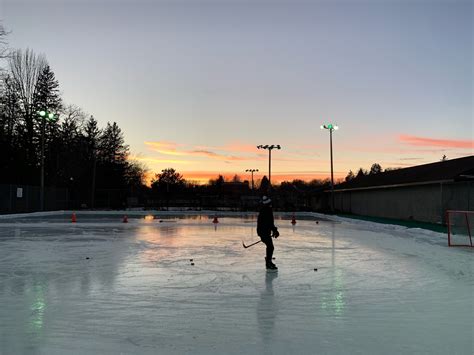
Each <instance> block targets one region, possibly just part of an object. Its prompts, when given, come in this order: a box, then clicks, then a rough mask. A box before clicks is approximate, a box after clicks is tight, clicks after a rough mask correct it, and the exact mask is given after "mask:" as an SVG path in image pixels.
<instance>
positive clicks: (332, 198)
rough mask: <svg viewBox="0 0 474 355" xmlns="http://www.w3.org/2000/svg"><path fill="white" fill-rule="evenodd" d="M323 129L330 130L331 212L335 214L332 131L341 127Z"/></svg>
mask: <svg viewBox="0 0 474 355" xmlns="http://www.w3.org/2000/svg"><path fill="white" fill-rule="evenodd" d="M321 129H327V130H329V147H330V151H331V211H332V212H334V170H333V163H332V131H334V130H336V131H337V130H338V129H339V127H338V126H337V125H335V124H332V123H328V124H324V125H321Z"/></svg>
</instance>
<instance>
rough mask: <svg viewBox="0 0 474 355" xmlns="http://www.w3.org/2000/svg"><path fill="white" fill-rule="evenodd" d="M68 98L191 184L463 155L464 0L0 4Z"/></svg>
mask: <svg viewBox="0 0 474 355" xmlns="http://www.w3.org/2000/svg"><path fill="white" fill-rule="evenodd" d="M0 20H1V21H2V23H3V25H4V26H5V27H6V29H7V30H9V31H11V33H10V35H9V38H8V42H9V45H10V47H12V48H31V49H32V50H34V51H35V53H37V54H44V55H45V56H46V58H47V60H48V61H49V63H50V65H51V68H52V70H53V71H54V72H55V74H56V78H57V79H58V80H59V83H60V89H61V92H62V94H63V98H64V100H65V102H66V104H75V105H78V106H80V107H81V108H82V109H83V110H84V111H86V112H87V113H88V114H92V115H94V117H95V118H96V119H97V120H98V121H99V123H100V125H101V126H102V127H103V126H105V124H106V122H107V121H110V122H112V121H116V122H117V123H118V125H119V126H120V127H121V128H122V130H123V132H124V134H125V139H126V142H127V143H128V144H129V145H130V151H131V156H132V158H134V159H137V160H139V161H141V162H143V163H145V164H146V166H147V167H148V168H149V169H150V171H152V172H160V171H161V170H162V169H165V168H170V167H172V168H175V169H176V170H177V171H178V172H180V173H182V174H183V175H184V176H185V178H187V179H190V180H204V181H205V180H208V179H209V178H215V177H216V176H217V174H225V175H233V174H238V175H241V176H242V177H244V178H247V179H249V178H250V175H249V174H248V173H246V172H245V170H246V169H250V168H254V169H259V170H260V172H259V173H257V174H256V176H255V177H256V178H257V179H258V178H261V176H262V175H264V174H265V175H267V174H268V152H267V151H263V150H257V148H256V146H257V145H259V144H280V145H281V146H282V149H281V150H274V151H273V152H272V181H278V180H280V181H281V180H282V179H294V178H302V179H306V180H308V179H311V178H327V177H329V175H330V164H329V132H328V131H323V130H321V129H320V128H319V127H320V125H321V124H323V123H328V122H333V123H337V124H338V125H339V127H340V129H339V130H338V131H336V132H334V136H333V148H334V169H335V177H344V176H346V175H347V173H348V171H349V170H353V171H354V172H355V171H357V170H358V169H359V168H360V167H363V168H365V169H369V168H370V166H371V165H372V164H373V163H379V164H380V165H381V166H382V168H388V167H392V168H393V167H407V166H413V165H419V164H424V163H430V162H435V161H439V160H440V159H441V158H442V156H443V155H446V156H447V157H448V159H449V158H456V157H461V156H466V155H472V154H474V145H473V137H474V126H473V3H472V1H470V0H465V1H462V0H430V1H428V0H419V1H410V0H380V1H375V0H345V1H338V0H335V1H317V0H315V1H297V0H296V1H270V0H264V1H262V0H260V1H255V0H254V1H244V0H242V1H240V0H221V1H200V0H193V1H192V0H176V1H151V0H149V1H145V0H135V1H132V0H116V1H114V0H94V1H92V0H90V1H89V0H82V1H79V0H0Z"/></svg>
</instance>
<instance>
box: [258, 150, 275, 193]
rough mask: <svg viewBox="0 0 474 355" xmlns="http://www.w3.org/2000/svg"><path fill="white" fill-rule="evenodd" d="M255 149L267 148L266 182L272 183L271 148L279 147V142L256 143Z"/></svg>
mask: <svg viewBox="0 0 474 355" xmlns="http://www.w3.org/2000/svg"><path fill="white" fill-rule="evenodd" d="M257 149H267V150H268V183H269V184H270V186H271V185H272V150H273V149H281V146H280V145H279V144H272V145H268V144H266V145H257Z"/></svg>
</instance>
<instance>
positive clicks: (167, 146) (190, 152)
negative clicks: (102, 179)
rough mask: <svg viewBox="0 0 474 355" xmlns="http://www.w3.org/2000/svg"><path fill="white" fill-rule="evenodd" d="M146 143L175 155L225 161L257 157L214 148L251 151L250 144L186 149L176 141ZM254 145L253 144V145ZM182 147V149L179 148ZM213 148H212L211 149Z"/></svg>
mask: <svg viewBox="0 0 474 355" xmlns="http://www.w3.org/2000/svg"><path fill="white" fill-rule="evenodd" d="M144 143H145V145H146V146H147V147H148V148H149V149H150V150H152V151H154V152H157V153H160V154H164V155H175V156H197V157H206V158H211V159H216V160H224V161H244V160H249V159H252V160H254V159H255V157H251V158H250V157H243V156H236V155H227V154H220V153H216V152H214V151H213V150H220V151H224V152H229V151H237V152H239V153H242V152H245V151H250V145H230V146H225V147H220V148H219V147H206V146H197V147H195V148H187V149H184V147H185V146H184V145H182V144H177V143H174V142H148V141H147V142H144ZM252 147H253V146H252ZM179 148H181V149H179ZM211 149H212V150H211ZM255 151H256V148H255V147H254V148H253V150H252V152H254V153H256V152H255Z"/></svg>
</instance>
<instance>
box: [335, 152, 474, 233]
mask: <svg viewBox="0 0 474 355" xmlns="http://www.w3.org/2000/svg"><path fill="white" fill-rule="evenodd" d="M330 193H331V192H330V191H326V194H330ZM334 198H335V209H336V211H337V212H342V213H349V214H355V215H361V216H371V217H382V218H393V219H401V220H414V221H420V222H430V223H442V224H444V223H445V212H446V210H463V211H472V210H474V156H467V157H463V158H458V159H451V160H444V161H440V162H436V163H431V164H424V165H419V166H414V167H410V168H405V169H397V170H391V171H387V172H382V173H378V174H372V175H366V176H362V177H359V178H355V179H353V180H350V181H348V182H344V183H341V184H338V185H336V186H335V190H334Z"/></svg>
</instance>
